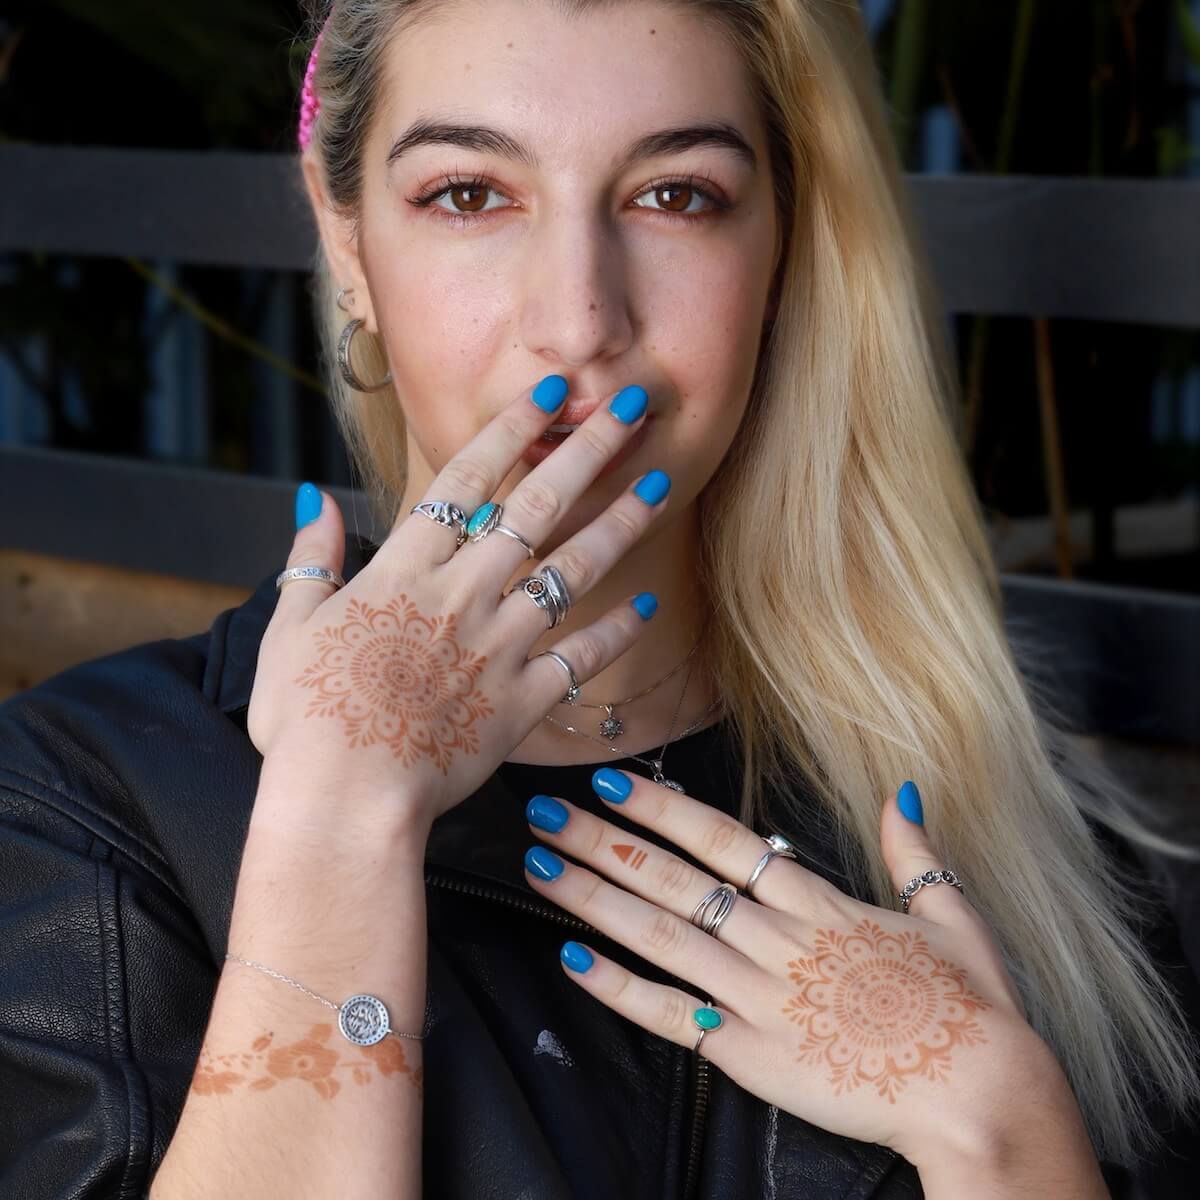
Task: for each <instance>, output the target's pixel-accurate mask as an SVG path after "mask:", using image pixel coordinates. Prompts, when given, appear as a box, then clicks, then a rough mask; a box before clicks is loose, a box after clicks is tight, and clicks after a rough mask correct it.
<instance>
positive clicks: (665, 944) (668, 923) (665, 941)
mask: <svg viewBox="0 0 1200 1200" xmlns="http://www.w3.org/2000/svg"><path fill="white" fill-rule="evenodd" d="M689 928H690V926H685V925H684V923H683V922H682V921H681V920H680V919H679V918H678V917H677V916H675V915H674V914H673V913H668V912H662V911H659V912H656V913H655V914H654V916H653V917H651V918H650V920H649V922H648V923H647V924H646V925H645V926H644V927H643V929H642V941H643V942H644V943H645V944H646V945H647V946H648V947H649V948H650V949H651V950H653V951H655V952H656V953H658V954H666V955H668V956H669V955H673V954H675V953H676V952H678V951H679V950H681V949H682V947H683V943H684V941H685V939H686V937H687V930H688V929H689Z"/></svg>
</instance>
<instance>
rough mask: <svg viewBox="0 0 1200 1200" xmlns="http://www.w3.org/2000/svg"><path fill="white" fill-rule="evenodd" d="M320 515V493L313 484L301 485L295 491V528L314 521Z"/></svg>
mask: <svg viewBox="0 0 1200 1200" xmlns="http://www.w3.org/2000/svg"><path fill="white" fill-rule="evenodd" d="M320 515H321V492H320V490H319V489H318V488H317V486H316V485H315V484H312V483H302V484H301V485H300V486H299V487H298V488H297V489H296V528H297V529H303V528H304V526H305V525H308V524H309V523H310V522H312V521H315V520H316V519H317V518H318V517H319V516H320Z"/></svg>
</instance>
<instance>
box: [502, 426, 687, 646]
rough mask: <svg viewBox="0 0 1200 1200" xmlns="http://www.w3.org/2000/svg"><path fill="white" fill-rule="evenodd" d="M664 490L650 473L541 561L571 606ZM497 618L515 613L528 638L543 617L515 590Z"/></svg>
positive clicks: (655, 510) (644, 525)
mask: <svg viewBox="0 0 1200 1200" xmlns="http://www.w3.org/2000/svg"><path fill="white" fill-rule="evenodd" d="M572 436H573V437H574V436H575V435H574V434H572ZM670 490H671V477H670V476H669V475H668V474H667V473H666V472H665V471H658V470H655V471H651V472H650V473H649V474H648V475H645V476H643V477H642V478H641V479H639V480H638V481H637V483H635V484H634V485H633V486H632V487H631V488H628V489H627V490H626V491H625V492H623V493H622V494H621V495H620V496H618V497H617V498H616V499H615V500H614V501H613V502H612V504H610V505H609V506H608V508H606V509H605V510H604V512H602V513H601V514H600V515H599V516H598V517H597V518H596V519H595V520H594V521H592V522H591V523H590V524H589V525H587V526H585V527H584V528H583V529H581V530H580V531H579V532H578V533H577V534H575V535H574V536H573V537H571V538H569V539H568V540H567V541H565V542H564V543H563V544H562V545H561V546H559V547H558V548H557V549H556V550H555V551H554V553H553V554H551V555H550V556H549V558H547V559H546V562H545V563H543V564H542V566H543V567H545V566H547V565H549V566H552V567H555V568H556V569H557V570H558V571H560V572H561V573H562V577H563V581H564V582H565V583H566V586H567V591H568V592H569V593H570V597H571V601H572V603H574V602H575V601H576V600H578V599H579V597H580V596H582V595H584V594H585V593H586V592H588V591H590V590H591V589H592V588H593V587H594V586H595V585H596V583H597V581H598V580H600V579H602V578H603V577H604V575H605V574H606V572H607V571H608V570H609V569H610V568H611V567H612V566H613V565H614V564H615V563H617V562H619V561H620V560H621V559H622V558H623V557H624V556H625V555H626V554H628V553H629V550H630V549H631V548H632V547H633V546H634V545H635V544H636V543H637V542H638V540H639V539H640V538H641V537H642V535H643V534H644V533H645V532H646V530H647V529H648V528H649V527H650V525H651V524H652V523H653V522H654V520H655V519H656V518H657V517H658V516H659V515H660V514H661V513H662V512H663V510H664V509H665V508H666V505H667V494H668V492H669V491H670ZM530 609H533V610H535V611H536V613H537V615H536V616H535V615H534V613H532V612H530ZM500 614H501V616H500V619H501V620H502V621H508V620H510V619H512V618H513V614H515V620H516V622H517V626H518V628H520V629H521V630H522V631H528V632H529V633H531V634H532V633H533V632H535V631H536V630H537V628H538V622H539V620H541V621H543V622H544V621H545V613H544V612H543V611H542V610H541V609H539V608H538V607H537V605H536V604H532V605H531V604H530V603H529V598H528V596H524V595H521V594H520V589H517V590H516V592H515V593H514V592H510V593H509V598H507V599H506V600H505V601H504V602H503V603H502V604H501V605H500Z"/></svg>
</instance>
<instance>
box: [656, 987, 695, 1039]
mask: <svg viewBox="0 0 1200 1200" xmlns="http://www.w3.org/2000/svg"><path fill="white" fill-rule="evenodd" d="M691 1008H692V1005H691V1001H689V1000H688V998H687V997H686V996H685V995H684V994H683V993H682V992H680V991H678V990H677V989H675V988H668V989H667V990H666V992H664V993H663V996H662V999H661V1000H660V1001H659V1008H658V1017H659V1020H660V1021H661V1022H662V1026H661V1027H662V1028H663V1029H678V1028H680V1027H681V1026H682V1025H683V1024H684V1022H685V1021H686V1020H687V1019H688V1016H689V1014H690V1012H691Z"/></svg>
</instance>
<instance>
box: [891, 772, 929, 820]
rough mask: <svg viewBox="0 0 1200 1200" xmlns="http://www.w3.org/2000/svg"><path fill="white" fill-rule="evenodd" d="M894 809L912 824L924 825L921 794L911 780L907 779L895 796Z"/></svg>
mask: <svg viewBox="0 0 1200 1200" xmlns="http://www.w3.org/2000/svg"><path fill="white" fill-rule="evenodd" d="M896 807H897V808H898V809H899V810H900V811H901V812H902V813H903V814H904V815H905V816H906V817H907V818H908V819H909V820H910V821H911V822H912V823H913V824H914V825H924V824H925V814H924V813H923V812H922V811H921V793H920V792H918V791H917V785H916V784H915V783H913V781H912V780H911V779H907V780H905V781H904V783H903V784H902V785H901V787H900V791H899V792H898V793H897V795H896Z"/></svg>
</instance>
